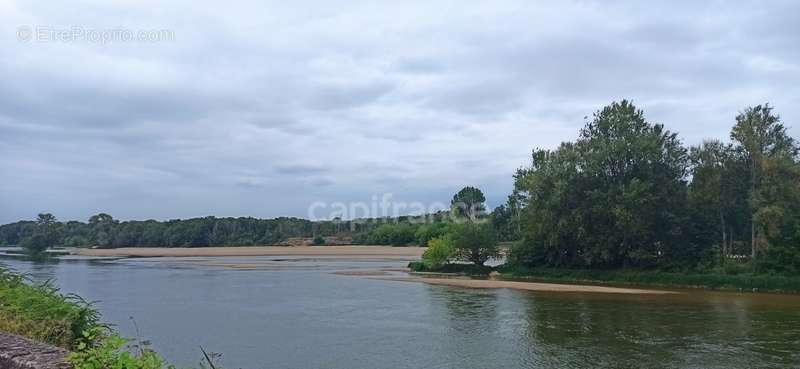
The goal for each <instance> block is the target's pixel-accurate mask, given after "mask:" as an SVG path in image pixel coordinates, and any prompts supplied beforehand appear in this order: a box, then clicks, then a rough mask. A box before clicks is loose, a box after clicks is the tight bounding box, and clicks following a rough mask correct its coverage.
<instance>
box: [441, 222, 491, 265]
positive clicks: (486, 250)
mask: <svg viewBox="0 0 800 369" xmlns="http://www.w3.org/2000/svg"><path fill="white" fill-rule="evenodd" d="M452 237H453V248H454V249H455V255H456V258H457V259H459V260H462V261H468V262H471V263H474V264H475V265H478V266H483V264H485V263H486V261H488V260H489V259H491V258H495V257H498V256H499V254H500V253H499V249H498V247H497V237H496V235H495V233H494V230H493V229H492V226H491V224H487V223H476V222H471V221H468V222H464V223H459V224H455V225H453V229H452Z"/></svg>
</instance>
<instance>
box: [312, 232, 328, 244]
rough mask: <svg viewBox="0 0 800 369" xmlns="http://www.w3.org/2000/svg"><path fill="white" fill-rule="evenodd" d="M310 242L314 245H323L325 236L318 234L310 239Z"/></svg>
mask: <svg viewBox="0 0 800 369" xmlns="http://www.w3.org/2000/svg"><path fill="white" fill-rule="evenodd" d="M311 244H312V245H314V246H322V245H325V237H322V236H319V235H318V236H316V237H314V239H313V240H312V241H311Z"/></svg>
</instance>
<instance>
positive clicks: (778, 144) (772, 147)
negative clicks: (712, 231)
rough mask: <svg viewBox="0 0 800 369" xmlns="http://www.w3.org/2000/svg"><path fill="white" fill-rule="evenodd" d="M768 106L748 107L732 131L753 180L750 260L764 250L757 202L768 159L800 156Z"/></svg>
mask: <svg viewBox="0 0 800 369" xmlns="http://www.w3.org/2000/svg"><path fill="white" fill-rule="evenodd" d="M772 110H773V107H771V106H769V104H765V105H763V106H762V105H757V106H755V107H748V108H746V109H745V110H744V111H743V112H742V113H740V114H739V115H737V116H736V125H735V126H734V127H733V129H732V130H731V139H732V140H733V141H734V142H735V143H736V148H737V149H738V150H740V151H741V152H742V153H743V154H744V156H745V157H746V159H747V163H748V167H749V168H748V169H749V177H750V178H749V180H750V191H749V199H750V213H751V220H750V235H751V239H750V247H751V257H752V258H753V259H755V258H756V257H757V256H758V250H759V249H760V248H765V247H766V245H765V242H766V240H765V239H764V238H763V226H764V225H763V224H761V225H759V224H757V222H756V219H755V218H756V216H755V215H756V213H757V212H758V211H759V209H758V204H756V201H755V199H754V197H755V195H756V193H757V192H758V191H759V190H760V188H761V185H762V174H763V171H764V166H765V162H766V161H767V160H787V159H789V158H794V157H796V156H797V153H798V148H797V146H796V145H795V142H794V139H792V137H790V136H789V135H788V133H787V132H786V127H784V126H783V124H782V123H781V119H780V116H778V115H777V114H773V113H772Z"/></svg>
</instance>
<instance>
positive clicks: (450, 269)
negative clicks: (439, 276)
mask: <svg viewBox="0 0 800 369" xmlns="http://www.w3.org/2000/svg"><path fill="white" fill-rule="evenodd" d="M408 268H409V269H411V271H412V272H426V273H447V274H464V275H475V276H485V275H487V274H489V273H491V272H492V271H494V270H495V268H492V267H490V266H486V265H475V264H444V265H442V266H441V267H439V268H435V269H434V268H429V267H427V266H426V265H425V263H424V262H422V261H412V262H410V263H408Z"/></svg>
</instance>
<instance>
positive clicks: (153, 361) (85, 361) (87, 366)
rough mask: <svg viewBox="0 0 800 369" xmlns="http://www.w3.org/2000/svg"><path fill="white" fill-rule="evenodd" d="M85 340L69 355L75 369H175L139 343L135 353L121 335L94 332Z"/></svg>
mask: <svg viewBox="0 0 800 369" xmlns="http://www.w3.org/2000/svg"><path fill="white" fill-rule="evenodd" d="M83 338H84V340H83V341H82V342H80V343H79V344H78V347H77V349H76V350H75V351H74V352H72V353H71V354H69V356H68V360H69V362H70V363H71V364H72V366H73V367H74V368H75V369H112V368H113V369H162V368H169V369H174V368H175V366H173V365H166V364H165V363H164V360H163V359H162V358H161V356H159V355H158V354H156V353H155V352H153V351H151V350H149V349H147V348H145V347H143V345H141V344H138V345H135V346H134V347H133V349H134V350H136V351H134V352H131V350H129V349H128V348H127V347H126V346H127V345H128V344H129V343H130V342H131V340H129V339H125V338H122V337H120V336H119V335H117V334H111V335H105V334H104V332H103V331H102V330H101V329H91V330H88V331H86V332H84V334H83Z"/></svg>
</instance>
